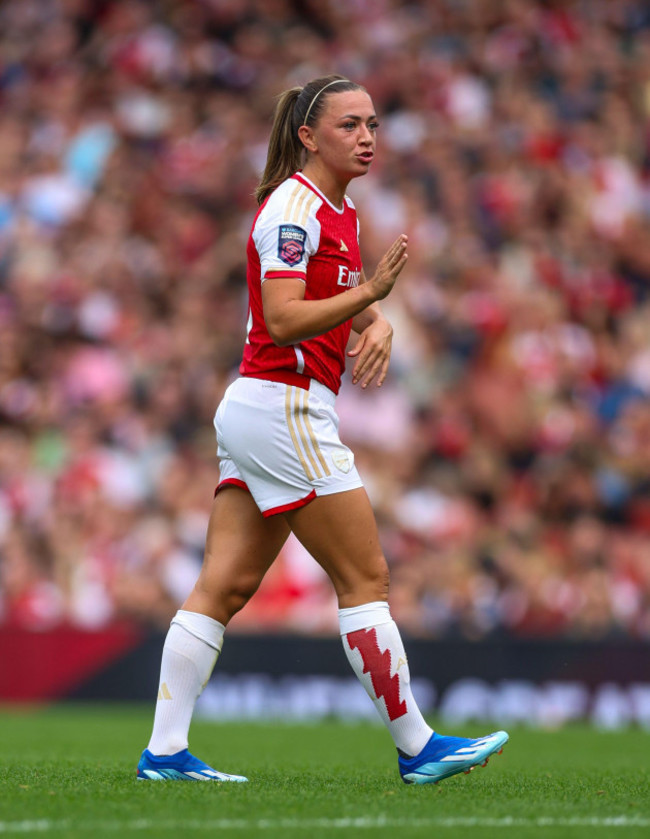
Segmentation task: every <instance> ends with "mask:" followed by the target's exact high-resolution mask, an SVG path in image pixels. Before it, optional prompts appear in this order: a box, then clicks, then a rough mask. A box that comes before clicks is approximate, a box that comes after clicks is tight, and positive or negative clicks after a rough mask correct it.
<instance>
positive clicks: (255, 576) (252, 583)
mask: <svg viewBox="0 0 650 839" xmlns="http://www.w3.org/2000/svg"><path fill="white" fill-rule="evenodd" d="M289 532H290V531H289V526H288V524H287V522H286V521H285V520H284V519H283V518H282V516H271V517H269V518H264V516H263V515H262V514H261V512H260V511H259V509H258V507H257V505H256V504H255V502H254V500H253V498H252V497H251V495H250V493H249V492H247V491H246V490H245V489H241V488H239V487H225V488H224V489H222V490H221V491H220V492H219V493H218V494H217V496H216V498H215V499H214V502H213V505H212V512H211V514H210V521H209V524H208V532H207V536H206V544H205V555H204V558H203V567H202V568H201V573H200V575H199V579H198V581H197V583H196V586H195V588H194V591H193V592H192V594H191V595H190V597H189V598H188V600H187V601H186V604H185V607H184V608H188V609H190V610H192V611H201V612H203V613H204V614H210V615H211V616H212V617H215V619H216V620H219V621H221V622H222V623H223V622H224V619H225V620H226V621H227V620H229V618H230V617H232V614H234V612H235V611H237V610H238V609H239V608H241V607H242V606H243V605H244V603H245V602H246V601H247V600H248V599H249V598H250V597H251V596H252V594H253V593H254V592H255V591H256V590H257V587H258V586H259V584H260V583H261V581H262V578H263V577H264V575H265V574H266V572H267V571H268V569H269V567H270V566H271V565H272V563H273V561H274V559H275V558H276V556H277V555H278V553H279V551H280V549H281V548H282V546H283V544H284V543H285V541H286V539H287V537H288V535H289ZM215 612H217V613H218V616H217V614H215Z"/></svg>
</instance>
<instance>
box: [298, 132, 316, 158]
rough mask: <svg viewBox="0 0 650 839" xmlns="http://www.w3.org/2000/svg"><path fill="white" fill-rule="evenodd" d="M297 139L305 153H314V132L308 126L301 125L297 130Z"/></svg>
mask: <svg viewBox="0 0 650 839" xmlns="http://www.w3.org/2000/svg"><path fill="white" fill-rule="evenodd" d="M298 137H300V142H301V143H302V144H303V146H304V147H305V148H306V149H307V151H311V152H315V151H316V150H317V149H318V145H317V143H316V138H315V137H314V132H313V131H312V129H311V127H310V126H309V125H301V126H300V128H299V129H298Z"/></svg>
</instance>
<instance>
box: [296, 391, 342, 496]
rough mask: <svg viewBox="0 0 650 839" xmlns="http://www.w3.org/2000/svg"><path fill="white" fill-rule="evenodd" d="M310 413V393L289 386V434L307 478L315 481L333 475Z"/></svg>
mask: <svg viewBox="0 0 650 839" xmlns="http://www.w3.org/2000/svg"><path fill="white" fill-rule="evenodd" d="M308 412H309V393H308V391H306V390H304V389H303V388H299V387H294V386H292V385H287V392H286V396H285V413H286V417H287V425H288V426H289V434H290V435H291V440H292V442H293V446H294V449H295V450H296V454H297V455H298V459H299V460H300V464H301V466H302V468H303V469H304V470H305V474H306V475H307V478H308V479H309V480H310V481H313V480H314V478H324V477H325V476H327V475H331V472H330V470H329V468H328V466H327V463H326V461H325V458H324V457H323V454H322V452H321V450H320V446H319V445H318V441H317V439H316V435H315V433H314V429H313V426H312V424H311V421H310V419H309V414H308ZM319 462H320V466H319ZM321 467H322V468H321Z"/></svg>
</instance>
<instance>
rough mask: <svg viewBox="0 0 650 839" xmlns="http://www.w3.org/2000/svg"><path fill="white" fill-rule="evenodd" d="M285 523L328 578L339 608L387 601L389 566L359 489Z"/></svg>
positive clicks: (313, 505) (291, 515)
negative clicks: (334, 591) (332, 585)
mask: <svg viewBox="0 0 650 839" xmlns="http://www.w3.org/2000/svg"><path fill="white" fill-rule="evenodd" d="M285 518H286V519H287V521H288V523H289V526H290V527H291V530H292V531H293V532H294V534H295V535H296V537H297V538H298V540H299V541H300V542H301V543H302V544H303V545H304V547H305V548H306V549H307V550H308V551H309V553H310V554H311V555H312V556H313V557H314V558H315V559H316V561H317V562H318V563H319V564H320V565H321V566H322V567H323V568H324V570H325V571H326V572H327V574H328V575H329V577H330V579H331V580H332V583H333V584H334V588H335V589H336V593H337V595H338V598H339V605H340V606H341V608H347V607H350V606H359V605H361V604H362V603H368V602H371V601H374V600H385V599H386V598H387V597H388V567H387V564H386V559H385V558H384V554H383V551H382V549H381V545H380V543H379V534H378V533H377V524H376V522H375V516H374V513H373V511H372V507H371V505H370V500H369V499H368V495H367V493H366V491H365V489H363V487H361V488H359V489H353V490H350V491H348V492H339V493H334V494H332V495H323V496H319V497H318V498H315V499H314V500H313V501H312V502H310V503H309V504H307V505H306V506H304V507H301V508H299V509H297V510H292V511H290V512H288V513H285Z"/></svg>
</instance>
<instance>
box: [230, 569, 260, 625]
mask: <svg viewBox="0 0 650 839" xmlns="http://www.w3.org/2000/svg"><path fill="white" fill-rule="evenodd" d="M259 582H260V581H259V580H258V578H257V577H253V576H250V577H246V576H242V577H239V578H238V579H237V580H233V581H232V583H231V584H230V585H229V586H227V587H224V588H223V589H222V592H221V598H222V603H223V607H224V609H225V611H226V612H227V613H228V615H229V617H232V616H233V615H236V614H237V612H239V611H240V609H243V608H244V606H245V605H246V604H247V603H248V601H249V600H250V599H251V597H252V596H253V595H254V594H255V592H256V591H257V589H258V586H259Z"/></svg>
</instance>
